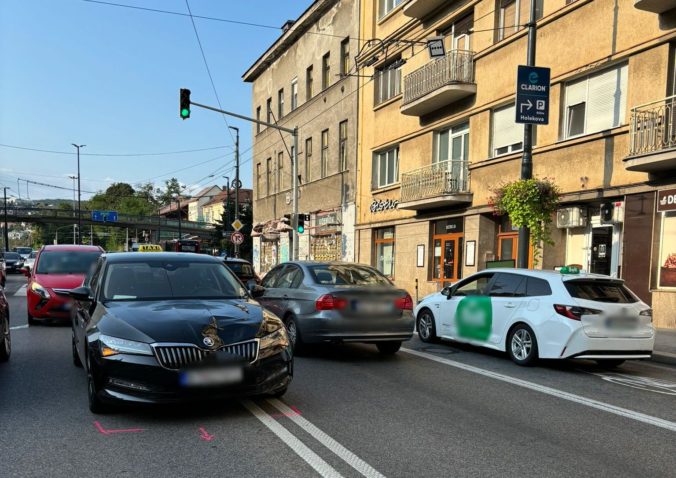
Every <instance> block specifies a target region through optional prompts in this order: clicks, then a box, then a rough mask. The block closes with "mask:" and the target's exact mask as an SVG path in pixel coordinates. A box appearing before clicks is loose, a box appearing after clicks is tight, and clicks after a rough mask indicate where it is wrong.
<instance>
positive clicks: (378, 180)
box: [371, 147, 399, 189]
mask: <svg viewBox="0 0 676 478" xmlns="http://www.w3.org/2000/svg"><path fill="white" fill-rule="evenodd" d="M397 181H399V147H396V148H392V149H389V150H387V151H381V152H379V153H375V154H374V155H373V175H372V180H371V187H372V188H373V189H378V188H382V187H385V186H389V185H390V184H394V183H396V182H397Z"/></svg>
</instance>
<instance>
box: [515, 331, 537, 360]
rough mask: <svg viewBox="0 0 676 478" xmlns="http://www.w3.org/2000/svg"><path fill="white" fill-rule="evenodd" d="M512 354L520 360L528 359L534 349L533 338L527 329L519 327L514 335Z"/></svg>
mask: <svg viewBox="0 0 676 478" xmlns="http://www.w3.org/2000/svg"><path fill="white" fill-rule="evenodd" d="M511 347H512V355H514V356H515V357H516V358H517V359H519V360H526V359H527V358H528V356H529V355H530V354H531V351H532V350H533V338H532V337H531V335H530V332H528V330H526V329H519V330H517V331H516V332H514V335H512V344H511Z"/></svg>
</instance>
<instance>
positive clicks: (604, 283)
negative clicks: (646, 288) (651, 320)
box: [565, 280, 638, 304]
mask: <svg viewBox="0 0 676 478" xmlns="http://www.w3.org/2000/svg"><path fill="white" fill-rule="evenodd" d="M565 285H566V289H568V293H569V294H570V295H571V296H572V297H574V298H576V299H584V300H593V301H596V302H612V303H615V304H630V303H633V302H638V299H637V298H636V297H635V296H634V294H632V293H631V291H630V290H629V289H627V287H626V286H625V285H624V284H623V283H621V282H615V281H608V280H569V281H566V282H565Z"/></svg>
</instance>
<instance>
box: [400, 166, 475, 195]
mask: <svg viewBox="0 0 676 478" xmlns="http://www.w3.org/2000/svg"><path fill="white" fill-rule="evenodd" d="M466 192H469V162H468V161H464V160H449V161H442V162H439V163H432V164H430V165H429V166H424V167H422V168H418V169H414V170H413V171H409V172H406V173H402V175H401V202H408V201H417V200H420V199H428V198H433V197H436V196H442V195H445V194H456V193H466Z"/></svg>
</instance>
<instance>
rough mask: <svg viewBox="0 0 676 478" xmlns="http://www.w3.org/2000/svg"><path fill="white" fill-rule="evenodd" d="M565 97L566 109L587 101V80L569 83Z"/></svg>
mask: <svg viewBox="0 0 676 478" xmlns="http://www.w3.org/2000/svg"><path fill="white" fill-rule="evenodd" d="M565 96H566V98H565V101H566V108H568V107H569V106H573V105H577V104H579V103H584V102H585V101H587V79H586V78H583V79H582V80H578V81H575V82H571V83H568V84H567V85H566V94H565Z"/></svg>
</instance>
